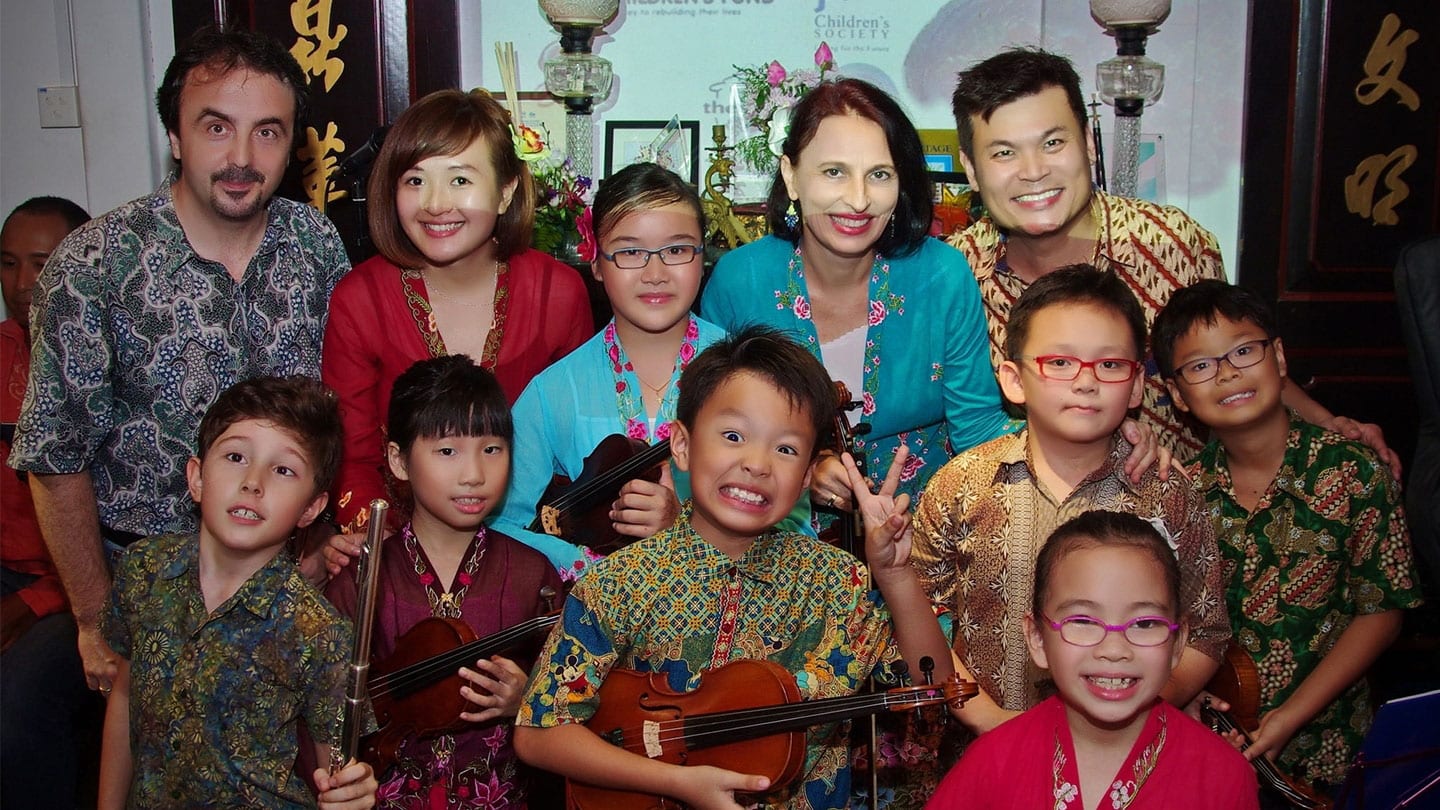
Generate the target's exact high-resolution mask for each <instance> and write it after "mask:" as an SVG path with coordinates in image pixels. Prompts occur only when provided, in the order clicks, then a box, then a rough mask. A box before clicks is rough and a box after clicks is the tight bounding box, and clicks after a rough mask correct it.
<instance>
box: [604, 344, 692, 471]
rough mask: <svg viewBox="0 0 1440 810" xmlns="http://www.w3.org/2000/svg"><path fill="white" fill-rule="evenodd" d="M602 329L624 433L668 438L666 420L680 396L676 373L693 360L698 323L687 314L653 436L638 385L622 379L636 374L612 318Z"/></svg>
mask: <svg viewBox="0 0 1440 810" xmlns="http://www.w3.org/2000/svg"><path fill="white" fill-rule="evenodd" d="M604 331H605V356H606V357H608V358H609V359H610V370H611V371H612V372H613V373H614V374H615V402H616V406H617V407H618V409H619V411H620V418H621V420H623V421H624V422H625V435H626V436H629V437H630V438H632V439H639V440H640V441H643V442H651V441H663V440H665V439H668V438H670V420H671V419H673V418H674V416H675V403H676V400H678V399H679V396H680V384H679V383H680V373H681V372H682V371H684V370H685V367H686V366H688V365H690V361H691V360H694V359H695V354H696V352H697V344H698V343H699V341H700V325H699V324H698V323H696V321H695V317H694V316H693V315H692V316H690V323H689V325H688V326H686V328H685V339H684V340H682V341H681V342H680V353H679V354H678V355H677V356H676V362H675V366H674V368H673V369H672V370H671V372H670V382H669V384H668V385H666V386H665V389H664V390H665V395H664V396H663V397H662V398H661V400H660V407H659V408H657V409H656V411H655V422H656V424H655V433H654V435H653V436H652V435H651V433H650V422H649V420H648V419H647V418H646V417H645V400H644V398H643V396H641V395H640V392H639V389H638V387H637V386H635V385H632V384H631V382H630V380H629V379H626V375H627V374H628V375H629V376H630V377H633V378H635V380H637V381H638V380H639V379H640V377H639V375H637V374H636V373H635V366H634V364H633V363H631V362H630V357H629V356H628V355H627V354H626V353H625V347H624V346H622V345H620V340H619V338H618V336H617V335H616V332H615V321H614V320H613V319H612V320H611V321H610V323H609V324H608V325H607V326H606V327H605V330H604Z"/></svg>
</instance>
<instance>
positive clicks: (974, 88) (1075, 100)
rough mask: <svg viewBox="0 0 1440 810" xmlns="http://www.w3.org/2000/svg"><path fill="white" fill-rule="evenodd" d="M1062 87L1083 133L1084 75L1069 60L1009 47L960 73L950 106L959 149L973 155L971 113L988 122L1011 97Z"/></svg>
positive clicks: (973, 132)
mask: <svg viewBox="0 0 1440 810" xmlns="http://www.w3.org/2000/svg"><path fill="white" fill-rule="evenodd" d="M1051 87H1058V88H1060V89H1061V90H1064V91H1065V102H1066V104H1067V105H1068V106H1069V107H1070V111H1071V112H1073V113H1075V123H1076V125H1077V126H1078V127H1079V129H1080V131H1081V132H1084V130H1085V122H1086V121H1087V120H1089V117H1088V116H1086V114H1085V97H1084V96H1083V95H1082V94H1081V92H1080V74H1078V73H1076V72H1075V65H1074V64H1072V63H1071V62H1070V60H1069V59H1066V58H1065V57H1063V56H1061V55H1059V54H1054V53H1050V52H1049V51H1044V50H1041V49H1039V48H1010V49H1008V50H1004V51H1001V52H1000V53H998V54H995V55H994V56H992V57H990V58H989V59H986V60H984V61H983V62H977V63H975V64H974V65H971V66H970V67H969V68H967V69H965V70H962V71H960V76H959V78H958V80H957V81H956V83H955V93H954V94H953V95H952V96H951V97H950V108H951V110H952V111H953V112H954V113H955V132H956V134H957V135H958V136H959V139H960V151H961V152H964V153H965V156H966V157H968V158H970V159H971V160H974V159H975V123H974V122H973V121H971V120H970V117H971V116H976V117H978V118H979V119H980V120H981V121H985V122H989V120H990V116H992V115H994V114H995V111H996V110H998V109H1000V108H1001V107H1003V106H1005V105H1006V104H1009V103H1011V102H1013V101H1018V100H1020V99H1022V98H1026V97H1028V96H1035V95H1039V94H1040V93H1041V92H1043V91H1045V90H1047V89H1049V88H1051Z"/></svg>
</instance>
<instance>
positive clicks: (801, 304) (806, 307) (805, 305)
mask: <svg viewBox="0 0 1440 810" xmlns="http://www.w3.org/2000/svg"><path fill="white" fill-rule="evenodd" d="M791 309H793V310H794V311H795V317H797V318H799V319H800V320H802V321H808V320H810V302H809V301H806V300H805V296H803V295H797V296H795V305H794V306H793V307H791Z"/></svg>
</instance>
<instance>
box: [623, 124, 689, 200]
mask: <svg viewBox="0 0 1440 810" xmlns="http://www.w3.org/2000/svg"><path fill="white" fill-rule="evenodd" d="M641 161H653V162H655V163H658V164H660V165H661V166H664V167H665V168H667V169H669V170H670V171H672V172H675V173H676V174H678V175H680V176H681V177H683V178H685V179H686V180H688V181H690V183H691V184H692V185H699V183H700V122H699V121H681V120H680V119H678V118H672V119H670V120H669V121H606V122H605V176H606V177H609V176H610V175H612V174H614V173H615V172H617V171H619V170H621V169H623V168H625V167H626V166H629V165H630V164H631V163H638V162H641Z"/></svg>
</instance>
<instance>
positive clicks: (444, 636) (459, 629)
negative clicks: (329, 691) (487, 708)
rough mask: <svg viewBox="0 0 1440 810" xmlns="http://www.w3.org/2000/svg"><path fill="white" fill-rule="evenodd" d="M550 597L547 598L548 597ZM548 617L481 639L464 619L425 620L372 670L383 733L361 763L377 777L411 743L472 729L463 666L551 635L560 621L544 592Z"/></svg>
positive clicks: (373, 700) (370, 742)
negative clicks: (467, 714) (463, 691)
mask: <svg viewBox="0 0 1440 810" xmlns="http://www.w3.org/2000/svg"><path fill="white" fill-rule="evenodd" d="M547 591H548V593H547ZM540 595H541V596H542V597H543V598H544V599H545V601H546V609H547V610H548V611H551V612H548V613H546V614H545V615H542V616H536V617H535V618H533V619H528V620H526V621H523V622H520V623H519V624H516V625H513V626H511V627H507V628H506V629H504V630H501V631H500V632H498V633H493V634H491V635H488V636H485V637H484V638H476V636H475V631H474V630H472V629H470V625H468V624H466V623H465V622H464V621H461V620H460V619H449V618H442V617H439V616H432V617H430V618H428V619H422V620H421V621H420V622H418V623H417V624H416V625H415V626H414V627H412V628H410V629H409V630H408V631H406V632H405V634H404V635H402V636H400V638H399V639H397V640H396V642H395V651H394V652H392V653H391V654H390V655H389V656H388V657H387V658H386V659H385V660H384V661H379V662H375V663H372V664H371V665H370V670H371V675H370V680H369V683H368V684H367V688H368V691H369V696H370V704H371V706H372V707H373V708H374V711H375V721H376V722H377V723H378V724H379V726H380V728H379V730H378V731H375V732H372V733H370V734H367V735H366V736H364V737H362V738H361V740H360V759H361V760H363V761H365V762H368V763H370V766H371V767H372V768H374V769H375V773H376V774H384V773H385V772H386V771H387V770H389V769H390V766H392V765H394V764H395V755H396V753H397V752H398V751H399V750H400V746H401V745H403V744H404V743H405V742H406V741H407V740H410V739H413V738H417V737H424V736H427V735H431V734H439V733H441V732H445V731H459V730H462V729H464V728H465V727H466V726H467V725H468V721H465V720H461V719H460V713H461V712H465V711H469V710H471V709H472V708H474V706H473V705H472V704H471V703H470V702H469V701H467V700H466V699H465V698H464V697H462V696H461V695H460V687H461V686H463V685H464V681H463V680H462V679H461V678H460V676H459V675H458V674H457V672H456V670H458V669H459V668H460V667H462V666H467V665H471V664H472V663H473V662H474V661H475V660H476V659H478V658H486V657H489V656H491V655H494V654H496V653H500V652H504V651H505V650H508V649H511V648H512V647H516V646H518V645H519V644H520V643H521V642H523V641H524V640H525V639H527V638H529V637H530V636H533V635H535V634H537V633H541V632H544V631H546V630H549V629H550V628H551V627H554V626H555V625H556V624H557V623H559V621H560V614H559V612H558V611H555V609H554V605H553V604H552V601H553V600H554V598H555V595H556V594H555V592H554V589H553V588H551V587H549V586H548V585H547V586H546V587H544V588H542V589H541V590H540Z"/></svg>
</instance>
